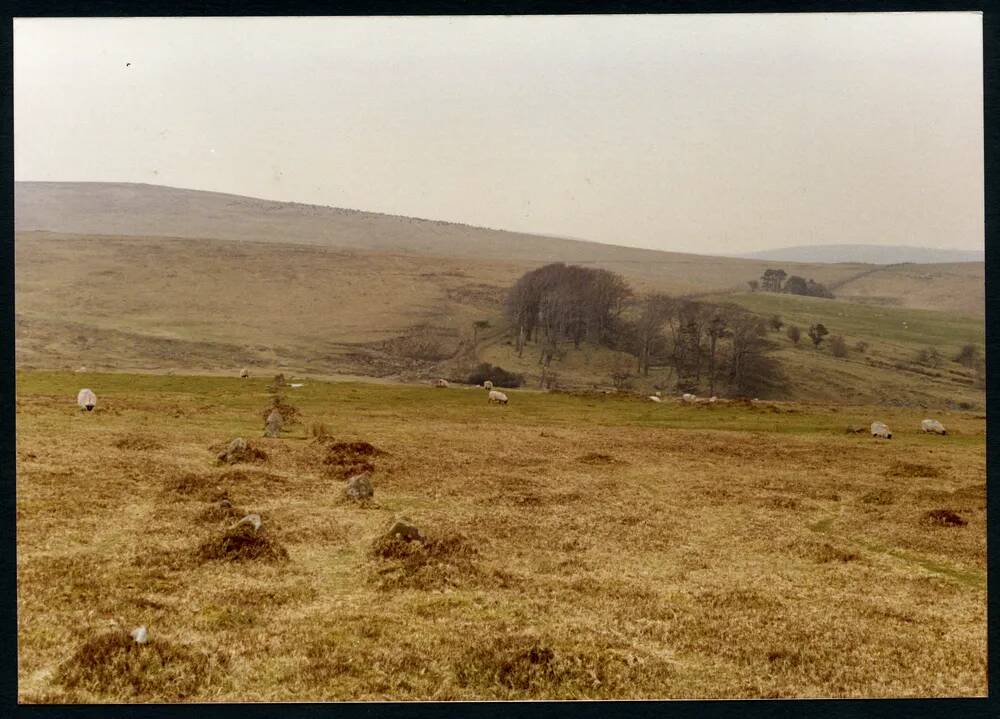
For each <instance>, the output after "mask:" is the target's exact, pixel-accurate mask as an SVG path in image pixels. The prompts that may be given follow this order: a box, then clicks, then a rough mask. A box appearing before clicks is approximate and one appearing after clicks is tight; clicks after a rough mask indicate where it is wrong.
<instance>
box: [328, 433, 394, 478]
mask: <svg viewBox="0 0 1000 719" xmlns="http://www.w3.org/2000/svg"><path fill="white" fill-rule="evenodd" d="M321 444H322V446H323V464H324V465H325V466H326V468H327V470H328V471H329V472H330V473H331V474H333V475H335V476H339V477H341V478H343V479H347V478H349V477H353V476H354V475H356V474H361V473H362V472H374V471H375V465H374V464H373V462H372V460H373V459H374V458H375V457H378V456H380V455H383V454H385V452H383V451H382V450H381V449H379V448H378V447H376V446H375V445H373V444H369V443H368V442H328V441H323V442H321Z"/></svg>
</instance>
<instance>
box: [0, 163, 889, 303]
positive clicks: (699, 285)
mask: <svg viewBox="0 0 1000 719" xmlns="http://www.w3.org/2000/svg"><path fill="white" fill-rule="evenodd" d="M14 190H15V191H14V195H15V225H16V229H17V230H18V231H19V232H21V231H30V230H47V231H52V232H59V233H74V234H82V235H127V236H137V237H180V238H189V239H194V238H204V239H214V240H233V241H236V242H268V243H281V244H300V245H318V246H321V247H332V248H341V249H342V248H352V249H362V250H366V251H370V250H374V251H378V252H391V253H400V252H402V253H407V254H414V253H417V254H429V255H435V256H440V257H451V258H464V259H472V260H475V261H481V260H486V261H490V262H494V261H499V262H516V263H520V264H527V265H530V266H532V267H537V266H539V265H542V264H545V263H546V262H560V261H561V262H573V263H578V264H588V265H595V266H600V267H605V268H607V269H611V270H614V271H616V272H621V273H623V274H624V275H625V276H627V277H628V278H629V279H630V280H631V281H633V282H634V283H636V284H637V285H639V286H641V287H647V288H653V287H661V288H663V287H669V288H670V289H671V290H672V291H676V292H704V291H706V290H723V289H732V288H745V287H746V283H747V282H748V281H749V280H752V279H755V278H757V277H759V276H760V274H761V273H762V272H763V271H764V269H765V268H766V267H768V266H770V265H769V263H766V262H763V261H758V260H747V259H733V258H721V257H705V256H702V255H692V254H684V253H676V252H658V251H654V250H642V249H636V248H632V247H622V246H617V245H606V244H601V243H597V242H584V241H580V240H569V239H563V238H556V237H544V236H539V235H529V234H523V233H517V232H504V231H501V230H492V229H487V228H482V227H471V226H468V225H458V224H454V223H448V222H435V221H432V220H421V219H416V218H411V217H398V216H393V215H382V214H377V213H372V212H360V211H357V210H345V209H339V208H333V207H319V206H315V205H303V204H299V203H290V202H273V201H270V200H260V199H256V198H251V197H240V196H237V195H225V194H221V193H216V192H200V191H196V190H184V189H177V188H170V187H161V186H156V185H135V184H127V183H119V184H115V183H86V182H84V183H73V182H18V183H15V188H14ZM625 239H626V238H623V241H624V240H625ZM695 241H696V240H694V239H693V240H692V242H695ZM787 264H788V268H787V269H788V271H789V272H792V273H793V274H795V273H797V274H803V275H806V276H809V277H813V278H815V279H816V280H817V281H819V282H828V283H829V282H835V281H840V280H843V279H845V278H848V277H852V276H854V275H857V274H858V273H859V272H862V271H864V270H866V269H868V268H869V266H867V265H823V264H815V263H814V264H805V265H795V264H794V263H787Z"/></svg>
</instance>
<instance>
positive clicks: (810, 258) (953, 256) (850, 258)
mask: <svg viewBox="0 0 1000 719" xmlns="http://www.w3.org/2000/svg"><path fill="white" fill-rule="evenodd" d="M736 256H737V257H746V258H748V259H754V260H772V261H775V262H852V263H864V264H871V265H896V264H902V263H917V264H940V263H951V262H983V261H984V260H985V253H984V252H983V251H976V250H940V249H936V248H933V247H911V246H907V245H796V246H794V247H781V248H779V249H776V250H761V251H760V252H750V253H747V254H743V255H736Z"/></svg>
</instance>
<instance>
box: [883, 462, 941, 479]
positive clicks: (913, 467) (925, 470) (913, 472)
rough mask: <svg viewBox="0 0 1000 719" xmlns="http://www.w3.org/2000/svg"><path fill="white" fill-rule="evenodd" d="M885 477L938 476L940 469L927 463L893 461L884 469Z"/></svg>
mask: <svg viewBox="0 0 1000 719" xmlns="http://www.w3.org/2000/svg"><path fill="white" fill-rule="evenodd" d="M885 476H886V477H932V478H933V477H940V476H941V470H940V469H938V468H937V467H932V466H931V465H929V464H918V463H916V462H900V461H897V462H893V463H892V464H891V465H890V466H889V468H888V469H887V470H886V471H885Z"/></svg>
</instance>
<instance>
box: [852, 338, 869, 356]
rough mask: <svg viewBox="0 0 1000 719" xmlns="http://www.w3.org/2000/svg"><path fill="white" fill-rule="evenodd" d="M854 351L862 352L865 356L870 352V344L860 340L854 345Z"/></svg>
mask: <svg viewBox="0 0 1000 719" xmlns="http://www.w3.org/2000/svg"><path fill="white" fill-rule="evenodd" d="M854 349H855V350H856V351H857V352H860V353H861V354H864V353H865V352H867V351H868V343H867V342H865V341H864V340H858V341H857V342H856V343H855V344H854Z"/></svg>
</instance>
